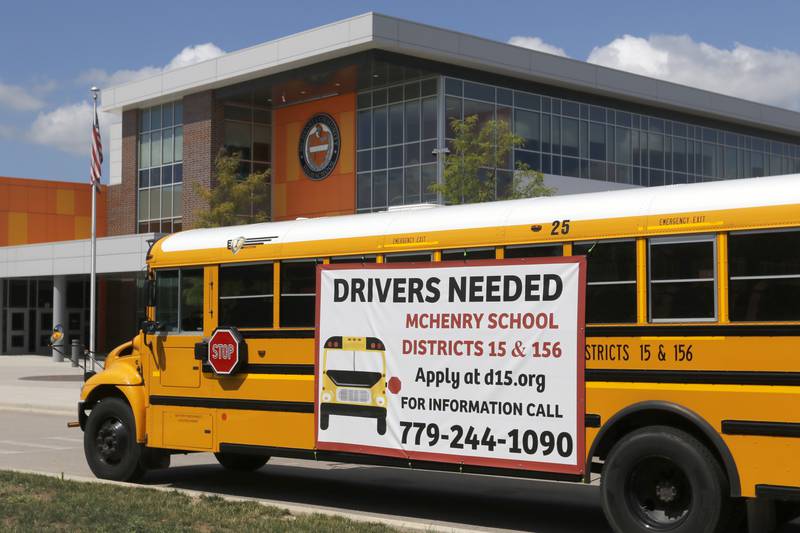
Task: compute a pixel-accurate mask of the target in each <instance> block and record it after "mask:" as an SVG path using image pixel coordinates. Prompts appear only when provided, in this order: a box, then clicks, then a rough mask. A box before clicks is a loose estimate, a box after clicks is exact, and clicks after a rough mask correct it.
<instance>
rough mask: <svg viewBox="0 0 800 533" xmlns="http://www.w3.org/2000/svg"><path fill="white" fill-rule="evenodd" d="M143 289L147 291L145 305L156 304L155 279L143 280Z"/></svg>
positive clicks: (153, 305) (151, 305) (152, 305)
mask: <svg viewBox="0 0 800 533" xmlns="http://www.w3.org/2000/svg"><path fill="white" fill-rule="evenodd" d="M144 290H145V292H146V293H147V307H155V306H156V280H154V279H152V278H147V279H146V280H145V281H144Z"/></svg>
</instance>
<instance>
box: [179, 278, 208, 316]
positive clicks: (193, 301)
mask: <svg viewBox="0 0 800 533" xmlns="http://www.w3.org/2000/svg"><path fill="white" fill-rule="evenodd" d="M181 331H203V269H202V268H193V269H186V270H181Z"/></svg>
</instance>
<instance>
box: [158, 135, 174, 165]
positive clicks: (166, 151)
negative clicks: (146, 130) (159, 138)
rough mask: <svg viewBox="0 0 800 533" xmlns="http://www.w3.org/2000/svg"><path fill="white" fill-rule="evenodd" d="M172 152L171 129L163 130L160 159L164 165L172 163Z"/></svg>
mask: <svg viewBox="0 0 800 533" xmlns="http://www.w3.org/2000/svg"><path fill="white" fill-rule="evenodd" d="M173 150H174V146H173V143H172V129H168V130H164V140H163V156H162V157H161V160H162V161H163V162H164V163H172V155H173V153H174V152H173Z"/></svg>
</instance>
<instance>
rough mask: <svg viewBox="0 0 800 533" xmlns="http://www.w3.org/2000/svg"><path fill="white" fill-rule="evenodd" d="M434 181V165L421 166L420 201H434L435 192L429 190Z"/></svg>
mask: <svg viewBox="0 0 800 533" xmlns="http://www.w3.org/2000/svg"><path fill="white" fill-rule="evenodd" d="M434 183H436V165H423V166H422V201H423V202H435V201H436V192H434V191H432V190H431V186H432V185H433V184H434Z"/></svg>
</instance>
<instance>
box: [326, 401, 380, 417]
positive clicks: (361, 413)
mask: <svg viewBox="0 0 800 533" xmlns="http://www.w3.org/2000/svg"><path fill="white" fill-rule="evenodd" d="M319 412H320V414H321V415H340V416H358V417H361V418H386V408H385V407H376V406H374V405H355V404H352V403H323V404H320V406H319Z"/></svg>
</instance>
